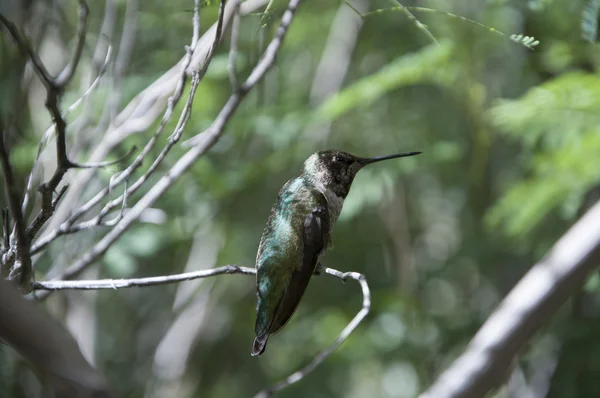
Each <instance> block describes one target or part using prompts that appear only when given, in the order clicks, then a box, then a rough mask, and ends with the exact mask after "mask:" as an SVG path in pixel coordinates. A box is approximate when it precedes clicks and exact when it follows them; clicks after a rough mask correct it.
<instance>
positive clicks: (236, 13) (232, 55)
mask: <svg viewBox="0 0 600 398" xmlns="http://www.w3.org/2000/svg"><path fill="white" fill-rule="evenodd" d="M234 1H235V2H236V3H235V8H234V9H233V21H232V22H231V44H230V45H229V62H228V64H227V72H228V73H229V81H230V82H231V87H232V88H233V91H235V90H237V89H238V86H239V82H238V77H237V70H236V66H235V63H236V57H237V44H238V39H239V36H240V19H241V17H240V0H234Z"/></svg>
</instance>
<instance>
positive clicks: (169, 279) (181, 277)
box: [33, 265, 256, 290]
mask: <svg viewBox="0 0 600 398" xmlns="http://www.w3.org/2000/svg"><path fill="white" fill-rule="evenodd" d="M224 274H244V275H255V274H256V269H254V268H247V267H239V266H237V265H224V266H222V267H218V268H213V269H209V270H202V271H193V272H185V273H183V274H176V275H165V276H152V277H148V278H134V279H99V280H90V281H84V280H81V281H59V280H57V281H44V282H34V285H33V288H34V289H35V290H98V289H123V288H129V287H147V286H156V285H166V284H170V283H178V282H183V281H191V280H193V279H199V278H209V277H211V276H218V275H224Z"/></svg>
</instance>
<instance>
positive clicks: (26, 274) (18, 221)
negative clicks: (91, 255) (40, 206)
mask: <svg viewBox="0 0 600 398" xmlns="http://www.w3.org/2000/svg"><path fill="white" fill-rule="evenodd" d="M1 128H2V130H1V132H0V162H1V163H2V171H3V173H4V189H5V190H6V196H7V198H8V205H9V207H10V211H11V213H12V218H13V219H14V220H15V228H16V231H17V242H16V251H17V258H18V260H20V263H21V267H20V269H19V270H18V271H19V272H20V274H21V276H20V278H19V285H20V286H21V287H23V288H25V290H26V291H28V290H29V289H28V283H29V282H31V279H32V275H33V271H32V266H31V254H30V253H29V237H28V236H27V233H26V231H25V222H24V221H23V213H22V212H21V199H20V198H19V191H18V189H17V183H16V181H15V178H14V174H13V170H12V166H11V164H10V159H9V157H8V151H7V149H6V145H5V142H4V140H5V138H6V137H5V136H6V132H5V130H4V128H3V127H1ZM5 239H6V237H5ZM12 271H17V270H16V269H15V268H13V270H12ZM13 275H14V274H13Z"/></svg>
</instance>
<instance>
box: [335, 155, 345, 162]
mask: <svg viewBox="0 0 600 398" xmlns="http://www.w3.org/2000/svg"><path fill="white" fill-rule="evenodd" d="M332 160H333V161H334V162H336V163H341V162H343V161H344V159H342V158H341V157H340V156H334V157H333V159H332Z"/></svg>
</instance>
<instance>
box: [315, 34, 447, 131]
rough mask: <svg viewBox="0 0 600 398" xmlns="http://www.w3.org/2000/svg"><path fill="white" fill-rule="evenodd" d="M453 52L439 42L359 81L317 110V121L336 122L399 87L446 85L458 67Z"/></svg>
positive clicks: (393, 62)
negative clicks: (419, 84) (319, 119)
mask: <svg viewBox="0 0 600 398" xmlns="http://www.w3.org/2000/svg"><path fill="white" fill-rule="evenodd" d="M453 52H454V45H453V44H451V43H450V42H442V43H440V44H439V45H438V44H431V45H429V46H427V47H424V48H423V49H422V50H420V51H418V52H416V53H412V54H408V55H405V56H402V57H399V58H397V59H396V60H395V61H392V62H390V63H389V64H388V65H386V66H385V67H383V68H382V69H381V70H380V71H378V72H376V73H374V74H372V75H370V76H367V77H364V78H362V79H360V80H358V81H357V82H355V83H353V84H351V85H350V86H349V87H347V88H346V89H344V90H342V91H341V92H339V93H338V94H337V95H335V96H333V97H332V98H330V99H329V100H328V101H326V102H325V103H324V104H323V106H322V107H321V109H319V111H318V117H319V118H322V119H326V120H330V119H336V118H338V117H339V116H341V115H342V114H344V113H346V112H349V111H351V110H353V109H355V108H357V107H359V106H367V105H369V104H371V103H372V102H373V101H375V100H377V99H378V98H380V97H382V96H383V95H385V94H387V93H388V92H390V91H392V90H395V89H397V88H399V87H402V86H408V85H413V84H417V83H425V82H436V83H441V84H444V85H448V84H450V83H451V82H452V81H454V79H455V77H456V76H457V74H458V65H455V64H454V63H453V60H452V54H453Z"/></svg>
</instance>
